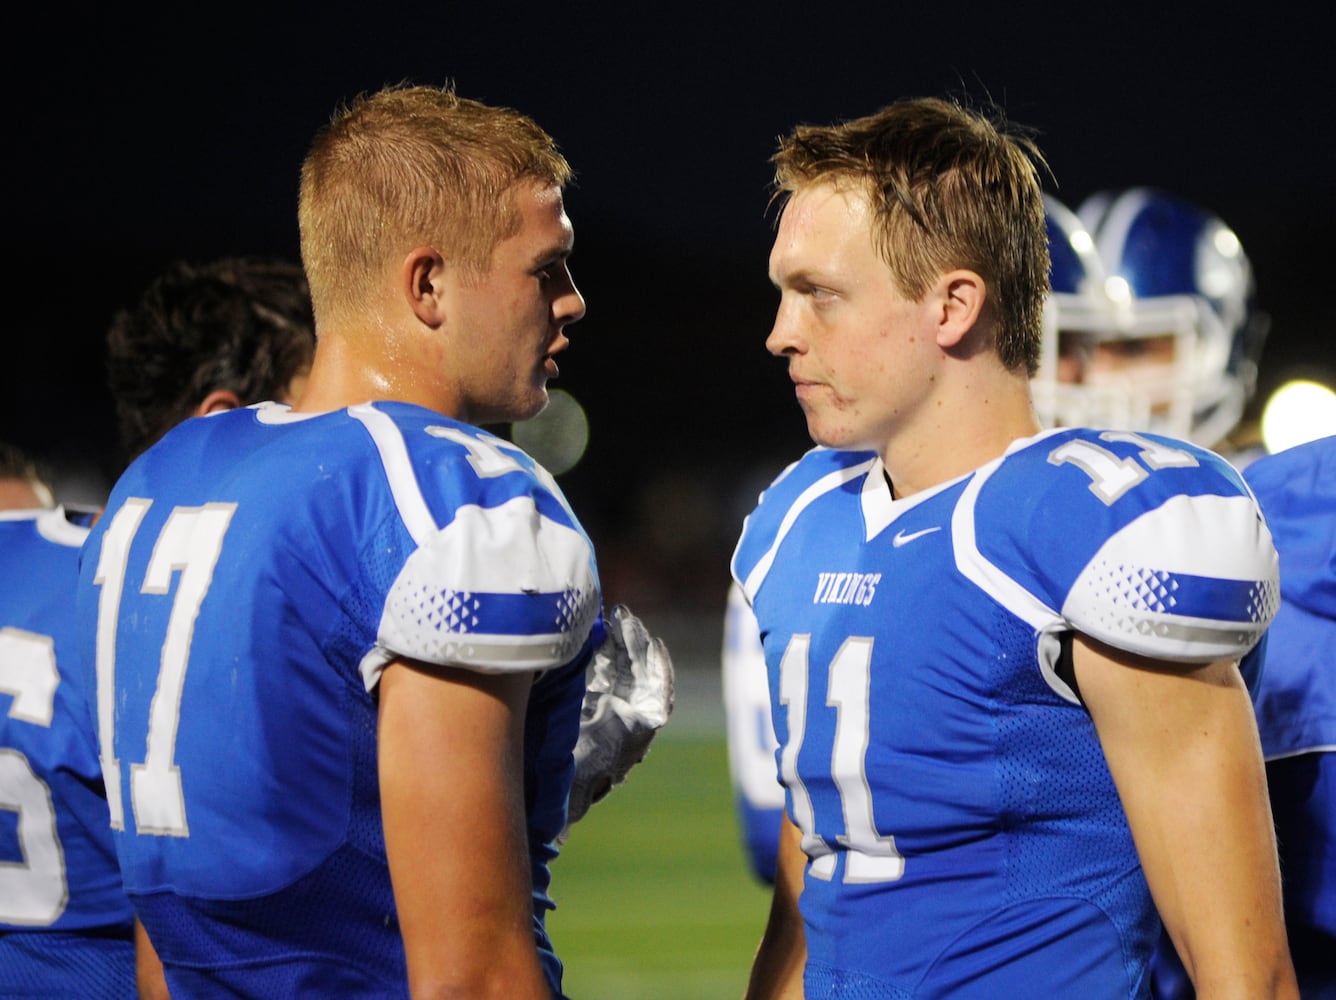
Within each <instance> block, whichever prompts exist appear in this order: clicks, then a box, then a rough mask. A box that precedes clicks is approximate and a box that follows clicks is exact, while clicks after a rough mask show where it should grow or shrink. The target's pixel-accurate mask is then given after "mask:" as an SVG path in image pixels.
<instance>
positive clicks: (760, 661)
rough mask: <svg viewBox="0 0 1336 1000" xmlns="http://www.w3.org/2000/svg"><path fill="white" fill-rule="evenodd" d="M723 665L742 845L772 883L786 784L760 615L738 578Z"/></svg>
mask: <svg viewBox="0 0 1336 1000" xmlns="http://www.w3.org/2000/svg"><path fill="white" fill-rule="evenodd" d="M720 666H721V675H722V678H723V689H724V718H725V721H726V724H727V729H728V769H729V775H730V777H731V778H732V781H733V802H734V806H735V807H736V809H737V815H738V826H739V829H740V831H741V833H742V849H743V852H744V854H745V855H746V857H747V862H748V864H749V865H750V866H751V870H752V874H753V875H755V876H756V878H758V879H759V880H760V881H762V882H765V883H767V884H772V883H773V882H774V881H775V859H776V857H777V856H778V853H779V831H780V827H781V825H782V823H783V821H784V786H783V785H781V784H780V783H779V782H778V781H777V780H776V779H775V748H776V741H775V727H774V724H773V723H772V722H771V720H770V688H769V686H768V684H767V683H766V672H765V650H764V648H762V646H761V638H760V635H759V633H758V630H757V625H756V616H755V615H753V614H752V610H751V606H750V605H749V604H748V603H747V599H746V597H745V596H744V595H743V593H742V588H740V587H739V586H738V585H737V584H736V583H734V584H733V585H732V586H731V587H729V589H728V604H727V610H726V612H725V615H724V641H723V650H722V653H721V657H720Z"/></svg>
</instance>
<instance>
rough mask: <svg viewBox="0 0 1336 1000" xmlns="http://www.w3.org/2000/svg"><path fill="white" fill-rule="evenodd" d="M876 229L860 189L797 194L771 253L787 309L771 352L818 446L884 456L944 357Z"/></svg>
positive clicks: (822, 188)
mask: <svg viewBox="0 0 1336 1000" xmlns="http://www.w3.org/2000/svg"><path fill="white" fill-rule="evenodd" d="M872 223H873V213H872V209H871V207H870V206H869V204H868V202H867V199H866V198H865V197H864V196H863V194H862V193H861V192H859V191H856V190H841V189H837V188H836V187H835V186H833V185H831V184H826V183H820V184H813V185H811V186H809V187H805V188H803V189H801V190H799V191H798V192H796V193H795V194H794V195H793V197H792V198H791V199H790V200H789V202H788V204H787V205H786V206H785V208H784V214H783V216H782V217H781V219H780V223H779V230H778V233H777V234H776V236H775V245H774V248H773V249H772V250H771V252H770V280H771V282H773V283H774V285H775V287H776V288H777V289H778V290H779V295H780V301H779V310H778V312H777V314H776V316H775V325H774V329H773V330H772V331H771V333H770V336H769V338H768V339H767V340H766V347H767V349H768V350H769V351H770V353H771V354H774V355H776V356H778V357H785V358H787V359H788V362H789V376H790V378H792V380H793V383H794V387H795V391H796V394H797V397H798V403H799V405H800V406H801V407H802V408H803V412H804V413H805V414H806V416H807V429H808V433H809V434H811V436H812V439H813V440H814V441H816V442H817V443H818V444H823V445H827V446H829V447H833V448H871V449H875V450H877V451H880V452H882V453H883V454H884V453H885V449H886V446H887V443H888V442H889V440H890V439H891V437H892V435H894V434H895V433H896V432H897V431H898V430H900V429H901V428H902V427H903V426H904V424H905V421H906V420H909V419H912V417H913V416H914V414H915V413H917V412H919V411H920V410H921V409H922V407H923V406H924V404H925V401H926V400H927V398H928V396H929V395H930V393H931V389H932V384H931V383H932V372H931V367H930V364H931V360H932V358H933V357H934V356H935V354H936V353H937V350H936V347H935V343H934V340H933V334H932V331H931V324H930V323H925V321H927V320H928V314H929V309H928V308H927V306H926V305H925V304H924V303H919V302H913V301H910V300H909V299H907V298H905V297H904V296H903V295H902V294H901V293H900V291H899V289H898V288H897V287H896V285H895V282H894V281H893V280H892V278H891V272H890V269H889V268H888V267H887V266H886V263H885V262H884V261H883V260H882V259H881V257H880V255H879V254H878V253H877V251H876V249H875V247H874V246H873V244H872Z"/></svg>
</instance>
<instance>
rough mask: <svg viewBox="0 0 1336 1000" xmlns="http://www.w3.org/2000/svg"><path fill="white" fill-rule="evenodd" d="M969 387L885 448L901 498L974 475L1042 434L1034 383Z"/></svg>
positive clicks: (884, 455) (1006, 382) (1017, 381)
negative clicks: (1020, 443)
mask: <svg viewBox="0 0 1336 1000" xmlns="http://www.w3.org/2000/svg"><path fill="white" fill-rule="evenodd" d="M965 388H966V390H968V391H962V392H961V393H958V394H956V395H957V399H956V405H954V406H947V405H940V406H935V407H933V409H932V412H930V413H928V414H926V415H925V416H923V417H922V418H921V419H920V420H919V421H918V422H917V425H916V426H915V427H913V428H912V429H908V430H907V431H906V433H903V434H897V435H896V436H895V437H893V438H892V439H891V440H889V441H887V442H886V444H885V445H884V446H883V447H882V449H881V459H882V463H883V464H884V465H885V466H886V471H887V474H888V475H889V476H890V479H891V482H892V484H893V487H892V489H893V492H894V495H895V497H896V499H900V498H901V497H907V496H912V495H913V494H915V493H918V492H920V491H922V490H926V489H931V488H932V487H934V486H939V485H941V484H942V483H945V482H948V481H950V480H952V479H955V478H957V477H959V476H963V475H965V474H966V473H967V472H972V471H973V470H975V469H977V468H979V467H980V466H983V465H986V464H988V463H989V462H991V461H992V460H993V459H995V458H998V457H1000V456H1001V455H1003V454H1004V453H1005V452H1006V450H1007V448H1009V447H1010V446H1011V444H1012V443H1013V442H1014V441H1017V440H1020V439H1021V438H1027V437H1032V436H1033V435H1035V434H1037V433H1038V432H1039V423H1038V421H1037V420H1036V418H1035V413H1034V406H1033V404H1032V403H1031V400H1030V393H1029V384H1028V382H1026V381H1024V380H1020V379H1017V378H1015V377H1012V378H1009V379H1002V380H998V381H996V382H994V383H993V384H987V385H982V386H981V385H974V386H968V387H965Z"/></svg>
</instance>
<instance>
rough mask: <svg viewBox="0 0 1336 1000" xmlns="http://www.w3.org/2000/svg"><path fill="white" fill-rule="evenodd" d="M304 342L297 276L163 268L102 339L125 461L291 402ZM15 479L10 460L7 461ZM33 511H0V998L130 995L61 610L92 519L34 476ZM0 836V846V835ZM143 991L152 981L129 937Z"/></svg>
mask: <svg viewBox="0 0 1336 1000" xmlns="http://www.w3.org/2000/svg"><path fill="white" fill-rule="evenodd" d="M314 346H315V339H314V333H313V329H312V321H311V307H310V302H309V298H308V296H307V291H306V281H305V278H304V277H303V275H302V271H301V268H300V267H298V266H296V265H294V264H291V263H287V262H284V261H277V260H264V259H257V258H235V259H224V260H219V261H215V262H212V263H209V264H205V265H195V264H191V263H188V262H185V261H177V262H173V263H172V264H170V265H169V266H168V267H167V268H165V269H164V270H163V272H162V273H160V274H159V275H158V276H156V277H155V278H154V280H153V281H152V283H151V284H150V285H149V287H148V288H147V289H146V290H145V291H144V293H143V295H142V296H141V297H140V299H139V300H138V301H137V302H136V303H135V305H134V306H133V307H132V308H129V309H123V310H120V311H119V312H118V313H117V314H116V316H115V318H114V319H113V321H112V324H111V327H110V329H109V331H108V334H107V354H108V379H109V383H110V385H111V388H112V391H113V394H114V396H115V398H116V400H117V404H118V417H119V421H120V444H121V447H122V448H123V449H124V451H125V453H126V454H130V455H133V454H136V453H138V452H139V451H141V450H143V449H144V448H145V447H147V446H148V445H149V444H151V443H152V442H153V441H155V440H157V439H158V438H159V437H161V436H162V435H163V434H164V433H166V431H167V430H168V429H170V428H171V427H173V426H174V425H175V424H177V423H178V422H180V421H181V420H183V419H185V418H187V417H190V416H202V415H204V414H208V413H213V412H218V411H220V410H223V409H230V408H233V407H237V406H240V405H243V404H247V403H253V402H257V401H259V400H263V399H271V398H278V399H284V398H290V396H291V394H292V392H293V391H294V389H295V387H297V386H299V385H300V382H301V379H302V378H304V376H305V372H306V370H307V369H308V368H309V366H310V363H311V355H312V352H313V350H314ZM7 470H8V471H9V472H10V473H17V472H18V471H19V467H18V466H14V465H13V464H12V463H9V464H7ZM7 482H10V483H21V484H22V485H23V486H24V487H25V488H26V489H28V490H29V491H32V490H34V489H35V490H36V492H30V493H29V496H30V497H31V502H29V503H28V504H26V506H28V507H29V508H31V509H28V510H20V511H15V512H11V513H9V514H5V515H0V559H3V564H4V572H3V573H0V627H3V631H2V632H0V637H2V638H0V649H2V651H3V652H2V655H0V677H3V680H2V681H0V691H2V692H4V693H7V694H8V695H10V698H11V701H10V703H9V705H8V706H6V707H7V713H6V714H5V715H3V716H0V747H4V748H5V749H4V750H3V751H0V754H3V755H4V756H3V760H4V763H5V768H6V771H7V772H8V773H7V775H6V776H5V777H4V778H3V779H0V786H2V787H3V788H4V789H5V794H4V796H3V799H4V802H5V804H6V806H8V807H9V808H11V809H13V810H14V811H15V812H16V814H17V820H16V822H17V826H16V827H15V830H16V832H17V840H16V842H15V843H14V844H13V845H11V846H10V847H9V848H7V849H5V850H4V852H3V855H2V856H3V858H4V860H5V861H7V862H9V864H6V865H3V866H0V995H3V996H6V997H24V996H43V997H49V996H53V995H57V994H64V995H68V996H72V997H74V996H77V997H90V998H101V997H118V998H120V997H132V996H135V995H137V994H136V971H135V948H134V943H133V941H134V938H133V935H132V926H133V925H132V919H133V914H132V911H131V907H130V902H129V899H128V898H127V897H126V895H125V892H124V889H123V888H122V885H121V877H120V872H119V870H118V868H117V864H116V857H115V851H114V847H113V844H112V837H111V827H110V815H109V811H108V804H107V799H106V790H105V787H104V785H103V780H102V769H101V767H100V765H99V763H98V746H97V742H96V739H95V734H94V731H93V714H92V708H91V705H92V704H93V701H94V694H93V689H92V688H90V687H87V686H86V685H85V675H84V673H82V672H81V671H80V670H78V669H76V664H75V655H76V639H75V635H74V626H73V619H72V614H71V609H72V606H73V603H74V597H75V584H76V581H77V578H78V561H77V560H78V553H79V548H80V546H81V545H82V543H83V541H84V540H85V538H86V537H87V534H88V526H87V525H88V522H89V520H90V517H89V515H88V514H85V513H83V512H74V511H66V510H65V509H64V508H61V507H56V506H55V505H54V503H53V501H52V499H51V493H50V490H49V489H47V488H46V487H45V485H44V484H42V483H41V482H40V481H39V480H38V479H37V478H36V476H35V475H34V474H32V473H31V471H28V472H27V473H26V474H24V475H22V476H19V475H17V474H15V475H13V476H11V477H9V478H8V479H7ZM2 839H3V838H0V840H2ZM139 943H140V981H139V988H140V989H141V990H143V992H144V995H145V996H149V995H153V990H154V989H156V988H159V987H160V986H161V983H160V979H159V977H160V970H158V969H157V966H156V961H155V958H154V956H153V954H152V949H151V946H150V945H149V944H148V942H147V940H146V939H144V938H142V936H141V938H140V942H139Z"/></svg>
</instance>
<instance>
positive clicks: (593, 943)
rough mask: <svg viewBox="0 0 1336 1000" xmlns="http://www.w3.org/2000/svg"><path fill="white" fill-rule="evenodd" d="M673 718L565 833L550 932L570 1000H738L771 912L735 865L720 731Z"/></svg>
mask: <svg viewBox="0 0 1336 1000" xmlns="http://www.w3.org/2000/svg"><path fill="white" fill-rule="evenodd" d="M677 721H678V720H677V719H676V718H674V720H673V723H670V724H669V725H668V727H667V728H666V729H665V730H664V732H663V733H662V734H661V735H660V737H659V738H658V739H657V740H656V741H655V743H654V746H653V748H652V749H651V750H650V753H649V756H648V757H647V758H646V759H645V761H644V763H642V764H641V765H640V766H639V767H637V768H636V770H635V771H633V772H632V773H631V776H630V778H629V780H628V781H627V782H626V784H624V785H622V786H621V787H619V788H617V789H616V790H614V792H613V793H612V795H611V796H609V797H608V798H607V799H606V800H605V801H604V802H602V803H600V804H598V805H596V806H594V807H593V809H591V810H590V812H589V815H588V816H586V817H585V819H584V820H583V821H582V822H581V823H579V824H578V825H577V826H576V827H575V828H574V829H573V830H572V832H571V837H570V839H569V841H568V842H567V844H566V846H565V848H564V849H563V851H562V854H561V857H559V858H558V859H557V861H556V863H555V866H554V868H553V887H552V894H553V896H554V898H555V899H556V901H557V909H556V912H554V913H552V914H550V915H549V917H548V928H549V931H550V933H551V935H552V938H553V941H554V942H555V944H556V948H557V953H558V954H559V955H561V957H562V959H563V961H564V962H565V963H566V980H565V987H566V992H567V994H568V995H569V996H570V997H571V998H572V1000H698V998H699V1000H713V998H716V997H740V996H741V995H742V991H743V988H744V986H745V985H746V980H747V972H748V970H749V968H750V967H751V959H752V954H753V953H754V952H755V950H756V945H757V943H758V942H759V941H760V936H761V931H762V929H763V928H764V926H765V919H766V914H767V912H768V909H769V905H770V893H769V890H768V889H766V888H765V887H763V886H762V885H761V884H760V883H758V882H757V881H756V880H755V879H753V878H752V876H751V874H750V872H749V870H748V868H747V865H746V861H745V860H744V858H743V853H742V848H741V843H740V840H739V837H738V827H737V821H736V819H735V816H734V811H733V802H732V793H731V791H730V788H729V779H728V756H727V749H726V747H725V743H724V737H723V730H722V726H721V727H719V728H718V729H717V731H712V730H711V729H709V728H705V729H702V727H699V726H697V727H691V726H685V727H678V726H676V725H675V723H676V722H677Z"/></svg>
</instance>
